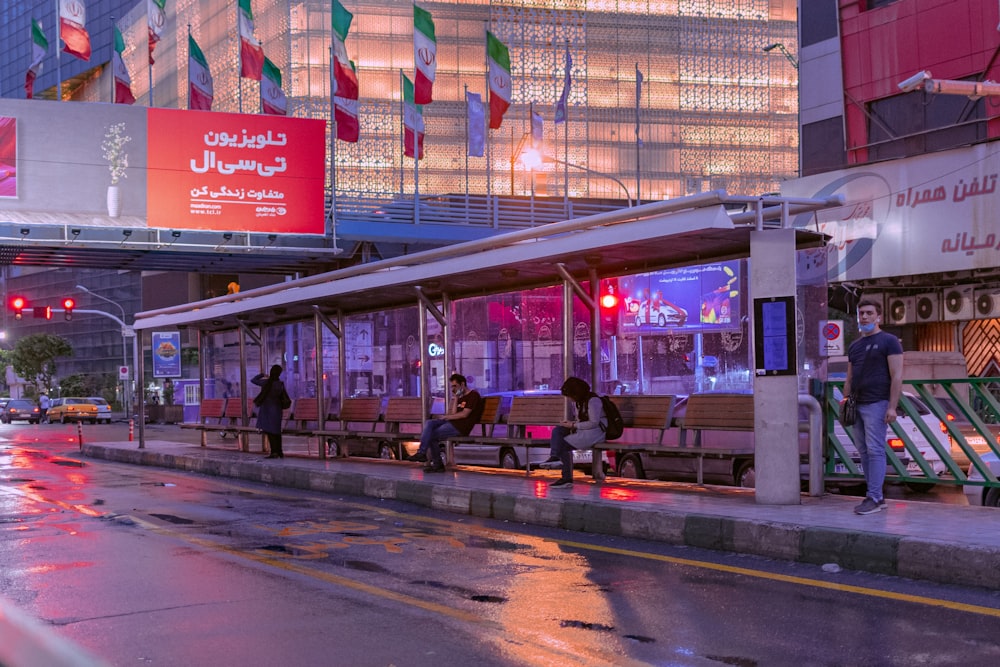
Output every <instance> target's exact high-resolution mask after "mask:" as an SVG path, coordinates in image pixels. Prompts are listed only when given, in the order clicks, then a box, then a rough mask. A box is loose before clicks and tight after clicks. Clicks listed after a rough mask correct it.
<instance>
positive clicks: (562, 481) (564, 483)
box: [549, 478, 573, 489]
mask: <svg viewBox="0 0 1000 667" xmlns="http://www.w3.org/2000/svg"><path fill="white" fill-rule="evenodd" d="M549 486H551V487H552V488H554V489H557V488H560V487H563V486H573V480H571V479H561V478H560V479H557V480H556V481H554V482H552V483H551V484H549Z"/></svg>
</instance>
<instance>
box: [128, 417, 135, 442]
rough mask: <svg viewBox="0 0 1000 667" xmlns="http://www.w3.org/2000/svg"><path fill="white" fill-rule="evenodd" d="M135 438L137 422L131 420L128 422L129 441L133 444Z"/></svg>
mask: <svg viewBox="0 0 1000 667" xmlns="http://www.w3.org/2000/svg"><path fill="white" fill-rule="evenodd" d="M134 438H135V420H134V419H129V420H128V441H129V442H132V440H133V439H134Z"/></svg>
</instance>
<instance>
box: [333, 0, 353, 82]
mask: <svg viewBox="0 0 1000 667" xmlns="http://www.w3.org/2000/svg"><path fill="white" fill-rule="evenodd" d="M332 18H333V94H334V95H335V96H337V97H343V98H345V99H349V100H356V99H358V75H357V72H355V70H354V65H353V63H352V62H351V59H350V58H348V57H347V46H346V42H347V31H348V30H350V29H351V21H353V20H354V14H351V13H350V12H349V11H347V10H346V9H344V6H343V5H342V4H340V0H333V14H332Z"/></svg>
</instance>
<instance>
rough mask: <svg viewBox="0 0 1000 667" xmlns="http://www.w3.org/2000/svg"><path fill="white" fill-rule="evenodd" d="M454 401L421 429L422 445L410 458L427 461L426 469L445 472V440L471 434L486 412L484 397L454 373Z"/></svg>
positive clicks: (452, 377) (452, 382) (408, 459)
mask: <svg viewBox="0 0 1000 667" xmlns="http://www.w3.org/2000/svg"><path fill="white" fill-rule="evenodd" d="M448 384H449V385H450V386H451V393H452V396H454V397H455V398H454V405H453V407H452V409H451V410H449V411H448V412H447V413H446V414H443V415H441V416H440V417H439V418H437V419H428V420H427V422H426V423H425V424H424V428H423V431H422V432H421V433H420V449H418V450H417V453H416V454H414V455H413V456H407V457H406V460H407V461H426V462H427V465H426V466H425V467H424V471H425V472H444V464H443V463H441V443H442V442H444V441H445V440H447V439H448V438H454V437H455V436H456V435H469V433H471V432H472V429H473V428H474V427H475V426H476V423H477V422H478V421H479V418H480V417H482V416H483V397H482V396H480V395H479V392H478V391H475V390H470V389H469V385H468V383H467V381H466V379H465V376H464V375H462V374H461V373H454V374H452V376H451V377H450V378H448Z"/></svg>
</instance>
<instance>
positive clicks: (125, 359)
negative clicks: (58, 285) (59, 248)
mask: <svg viewBox="0 0 1000 667" xmlns="http://www.w3.org/2000/svg"><path fill="white" fill-rule="evenodd" d="M76 288H77V289H78V290H80V291H81V292H86V293H87V294H89V295H90V296H94V297H97V298H98V299H100V300H101V301H107V302H108V303H110V304H111V305H113V306H115V307H116V308H118V310H120V311H121V313H122V318H121V319H120V320H119V319H118V318H117V317H115V316H114V315H112V314H111V313H104V312H102V311H99V310H95V311H89V312H92V313H94V314H97V315H104V316H105V317H108V318H110V319H112V320H115V321H116V322H118V324H119V326H121V332H122V366H123V367H124V368H128V333H127V327H128V325H127V324H125V309H124V308H122V305H121V304H120V303H118V302H117V301H112V300H111V299H109V298H108V297H106V296H101V295H100V294H98V293H96V292H92V291H91V290H90V289H88V288H86V287H84V286H83V285H77V286H76ZM122 400H123V401H124V403H125V418H126V419H128V418H129V412H130V411H131V405H130V403H131V400H130V396H129V381H128V378H125V380H124V381H123V382H122Z"/></svg>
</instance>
